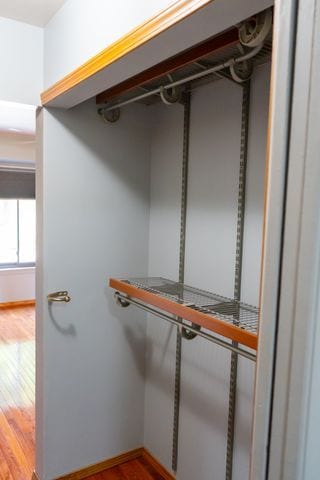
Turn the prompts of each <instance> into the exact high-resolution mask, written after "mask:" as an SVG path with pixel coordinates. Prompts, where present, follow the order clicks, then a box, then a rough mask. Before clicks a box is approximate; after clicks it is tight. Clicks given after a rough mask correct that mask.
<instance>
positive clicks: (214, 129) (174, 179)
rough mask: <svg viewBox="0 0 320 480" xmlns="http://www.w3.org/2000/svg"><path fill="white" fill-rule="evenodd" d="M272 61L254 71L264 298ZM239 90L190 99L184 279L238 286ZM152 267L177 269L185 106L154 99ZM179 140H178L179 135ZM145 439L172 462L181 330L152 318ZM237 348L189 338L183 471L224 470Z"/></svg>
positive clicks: (226, 85) (242, 395)
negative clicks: (231, 372) (232, 350)
mask: <svg viewBox="0 0 320 480" xmlns="http://www.w3.org/2000/svg"><path fill="white" fill-rule="evenodd" d="M268 85H269V66H264V67H260V68H259V69H257V70H256V72H255V74H254V77H253V80H252V92H251V95H252V102H251V105H252V110H251V119H250V133H249V152H248V184H247V211H246V218H245V228H246V234H245V239H244V241H245V244H244V267H243V277H244V281H243V299H244V300H246V301H248V302H251V303H253V304H256V305H257V304H258V294H259V279H260V255H261V239H262V215H263V198H264V188H263V186H264V170H265V152H266V136H267V116H268V95H269V91H268ZM240 115H241V89H240V88H239V87H238V86H236V85H233V84H232V83H230V82H228V81H219V82H216V83H214V84H213V85H209V86H206V87H203V88H201V89H199V90H198V91H196V92H195V93H194V95H193V99H192V106H191V138H190V172H189V174H190V180H189V201H188V215H187V239H186V283H189V284H192V285H194V286H197V287H200V288H204V289H209V290H213V291H216V292H218V293H221V294H224V295H230V296H232V295H233V278H234V258H235V238H236V214H237V210H236V209H237V188H238V184H237V182H238V169H239V149H240ZM153 116H154V124H153V125H154V127H153V136H152V149H151V206H150V246H149V274H150V275H159V274H160V275H163V276H167V277H168V278H172V279H176V278H177V276H178V262H179V256H178V249H179V229H178V225H179V212H180V179H181V159H182V151H181V148H180V149H179V148H178V147H177V145H176V142H178V141H180V142H181V135H182V121H183V117H182V109H181V107H171V108H168V107H165V106H159V107H153ZM173 139H175V141H173ZM147 338H148V340H147V342H148V353H147V369H146V372H147V375H146V396H145V445H146V447H147V448H149V449H150V450H151V452H152V453H154V455H155V456H156V457H157V458H159V460H160V461H161V462H163V463H164V464H165V465H166V467H167V468H170V464H171V442H172V418H173V379H174V351H175V350H174V346H175V331H174V329H172V328H171V327H170V326H167V325H166V324H164V323H163V321H161V320H159V319H156V318H154V317H150V318H149V319H148V328H147ZM229 362H230V354H229V353H227V352H226V351H224V350H223V349H221V348H219V347H216V346H213V345H211V344H209V343H207V342H205V341H204V340H202V339H196V340H193V341H192V342H186V341H184V342H183V361H182V392H181V417H180V449H179V466H178V478H179V479H181V480H194V479H195V478H197V480H209V479H211V478H214V479H215V480H216V479H217V480H220V479H221V480H222V479H223V478H224V466H225V460H224V459H225V448H226V432H227V414H228V381H229ZM253 381H254V366H253V364H252V363H251V362H249V361H247V360H245V359H240V362H239V388H238V402H237V411H238V415H237V419H236V434H235V460H234V462H235V464H234V467H235V468H234V478H235V480H246V479H247V478H248V476H249V455H250V442H251V428H252V424H251V419H252V410H253Z"/></svg>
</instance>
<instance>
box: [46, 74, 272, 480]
mask: <svg viewBox="0 0 320 480" xmlns="http://www.w3.org/2000/svg"><path fill="white" fill-rule="evenodd" d="M268 76H269V69H268V67H261V68H259V69H258V70H257V71H256V72H255V75H254V78H253V85H252V104H253V108H252V117H251V122H250V125H251V127H252V128H251V131H250V139H249V159H248V197H247V201H248V205H247V216H246V227H248V230H247V233H246V236H245V246H244V248H245V250H244V252H245V258H244V275H245V277H246V280H245V281H244V287H243V298H244V299H245V300H247V301H250V302H251V303H255V304H257V303H258V289H257V284H258V283H259V271H260V248H261V224H262V207H263V177H264V161H265V139H266V118H267V97H268V88H267V85H268ZM240 114H241V89H240V87H238V86H236V85H234V84H232V83H231V82H228V81H226V80H221V81H218V82H216V83H215V84H212V85H208V86H206V87H204V88H202V89H199V90H198V91H197V92H195V93H194V99H193V102H192V111H191V128H192V130H191V145H190V147H191V148H190V183H189V187H190V192H189V193H190V196H189V204H188V216H187V248H186V254H187V255H186V281H187V282H188V283H191V284H192V285H195V286H198V287H202V288H207V289H209V290H213V291H217V292H218V293H221V294H225V295H232V293H233V275H234V251H235V235H236V209H237V188H238V184H237V181H238V168H239V148H240ZM40 116H42V117H43V123H44V135H43V154H40V157H41V158H42V162H40V165H39V169H38V187H40V188H39V190H38V194H39V195H38V199H39V203H38V206H41V205H43V212H41V208H40V210H39V211H38V214H39V222H40V227H41V225H42V229H43V237H42V238H41V235H39V237H38V241H39V242H40V244H39V246H40V249H39V252H40V261H39V268H38V286H37V288H38V293H37V298H38V307H37V308H38V312H37V313H38V315H37V327H38V359H39V361H38V364H39V369H38V387H37V388H38V459H37V464H38V467H37V468H38V473H39V475H40V478H41V480H52V479H53V478H54V477H56V476H58V475H61V474H63V473H66V472H70V471H72V470H75V469H77V468H80V467H83V466H84V465H88V464H91V463H95V462H98V461H101V460H103V459H105V458H108V457H111V456H113V455H117V454H119V453H121V452H123V451H125V450H129V449H131V448H136V447H138V446H141V445H142V444H144V445H145V446H146V447H147V448H148V449H150V451H151V452H152V453H153V454H154V455H155V456H156V457H157V458H158V459H159V460H160V462H162V463H163V464H164V465H165V466H166V467H167V468H170V464H171V445H172V420H173V386H174V385H173V383H174V363H175V360H174V356H175V330H174V329H173V328H172V327H170V326H169V325H167V324H166V323H164V322H163V321H162V320H160V319H158V318H154V317H151V316H150V317H149V318H148V322H147V331H145V315H144V314H143V313H142V312H141V311H139V310H138V309H136V308H134V307H130V308H128V309H120V308H119V307H117V306H116V305H115V304H114V301H113V298H112V292H111V291H110V290H109V289H108V288H107V284H106V281H107V278H108V277H109V276H120V277H121V276H130V275H132V276H138V275H142V276H143V275H145V274H146V273H147V270H149V274H150V275H162V276H166V277H168V278H172V279H177V277H178V262H179V252H178V249H179V222H180V193H181V160H182V122H183V109H182V107H181V106H180V105H177V106H173V107H167V106H164V105H157V106H154V107H149V108H144V107H142V106H132V107H130V108H125V109H123V111H122V116H121V120H120V121H119V122H118V123H116V124H113V125H111V124H108V125H107V124H103V123H102V122H101V121H100V119H99V118H98V117H97V116H96V109H95V105H94V103H93V102H89V103H86V104H83V105H81V106H79V107H77V108H75V109H72V110H69V111H67V112H66V111H64V112H63V111H57V110H51V111H43V112H42V113H41V114H40ZM40 120H41V119H40ZM40 123H41V122H40ZM149 162H150V165H149ZM41 163H42V164H41ZM149 167H151V168H150V170H151V171H149ZM42 184H43V186H44V192H45V194H43V193H42V191H41V185H42ZM149 190H150V192H149ZM149 193H150V199H149ZM149 200H150V203H149ZM41 252H42V253H41ZM148 262H149V266H148V265H147V263H148ZM64 288H65V289H67V290H69V293H70V295H71V297H72V301H71V303H70V304H68V305H63V304H62V305H56V304H55V305H53V306H52V309H51V313H50V309H48V305H47V302H46V300H45V296H46V295H47V293H49V292H51V291H55V290H58V289H64ZM146 347H147V348H146ZM229 361H230V354H229V353H227V352H226V351H224V350H223V349H221V348H219V347H216V346H214V345H211V344H209V343H206V342H205V341H204V340H202V339H196V340H194V341H193V342H190V343H187V342H184V343H183V363H182V402H181V424H180V450H179V469H178V479H180V480H194V479H195V478H197V480H211V478H212V476H214V478H215V480H216V479H217V480H220V479H221V480H222V479H223V478H224V465H225V447H226V432H227V412H228V397H227V393H228V382H229ZM253 370H254V368H253V365H252V364H251V363H249V361H247V360H241V361H240V366H239V396H238V405H237V407H238V412H239V415H238V417H237V422H236V449H235V470H234V471H235V477H234V478H235V480H246V479H247V478H248V468H249V452H250V432H251V416H252V408H253V400H252V389H253Z"/></svg>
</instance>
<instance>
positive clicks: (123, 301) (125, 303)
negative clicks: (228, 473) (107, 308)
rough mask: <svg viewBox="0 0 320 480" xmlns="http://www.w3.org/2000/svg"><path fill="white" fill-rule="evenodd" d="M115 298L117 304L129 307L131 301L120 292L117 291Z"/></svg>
mask: <svg viewBox="0 0 320 480" xmlns="http://www.w3.org/2000/svg"><path fill="white" fill-rule="evenodd" d="M114 298H115V301H116V304H117V305H119V307H123V308H126V307H129V305H130V302H128V301H127V300H126V299H125V298H124V297H123V296H122V295H121V294H120V293H119V292H115V294H114Z"/></svg>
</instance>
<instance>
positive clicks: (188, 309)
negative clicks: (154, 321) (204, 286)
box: [109, 277, 259, 360]
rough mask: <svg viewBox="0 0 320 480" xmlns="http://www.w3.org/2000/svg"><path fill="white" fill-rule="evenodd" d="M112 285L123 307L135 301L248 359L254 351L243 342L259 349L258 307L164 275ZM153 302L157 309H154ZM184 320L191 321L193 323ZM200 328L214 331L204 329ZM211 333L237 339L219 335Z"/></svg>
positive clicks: (115, 281)
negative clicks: (200, 328) (249, 349)
mask: <svg viewBox="0 0 320 480" xmlns="http://www.w3.org/2000/svg"><path fill="white" fill-rule="evenodd" d="M109 285H110V287H111V288H113V289H114V290H116V293H115V296H116V298H117V299H118V300H119V302H120V304H122V305H123V306H124V305H128V304H130V303H132V304H134V305H136V306H138V307H140V308H142V309H143V310H147V311H149V312H150V313H152V314H154V315H158V316H159V317H161V318H163V319H165V320H167V321H170V322H171V323H174V324H176V325H178V326H181V327H182V328H184V329H186V330H189V331H191V332H193V333H195V334H197V335H199V336H202V337H204V338H206V339H208V340H211V341H213V342H214V343H218V344H219V345H221V346H223V347H225V348H228V349H229V350H232V351H235V352H237V353H239V354H240V355H242V356H244V357H246V358H249V359H251V360H255V358H256V356H255V354H254V353H251V352H249V351H247V350H245V349H243V348H241V346H239V345H244V346H246V347H249V348H251V349H253V350H257V343H258V319H259V310H258V308H256V307H253V306H251V305H248V304H245V303H242V302H238V301H235V300H233V299H230V298H227V297H223V296H221V295H217V294H214V293H210V292H206V291H204V290H200V289H197V288H193V287H189V286H188V285H185V284H182V283H178V282H173V281H171V280H168V279H166V278H161V277H149V278H130V279H115V278H111V279H110V281H109ZM150 305H151V306H152V307H156V309H154V308H151V307H150ZM163 312H166V313H163ZM167 313H169V314H170V315H172V316H169V315H167ZM183 320H186V321H189V322H191V325H189V324H186V323H185V322H184V321H183ZM199 327H203V328H204V329H206V330H207V331H208V330H209V331H210V332H209V333H207V332H204V331H203V330H201V331H200V330H199ZM211 332H214V333H216V334H218V335H219V336H222V337H226V338H227V339H229V340H232V341H233V342H232V343H230V342H228V341H226V340H224V339H222V338H220V337H215V336H213V335H212V334H211Z"/></svg>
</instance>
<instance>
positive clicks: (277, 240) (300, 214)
mask: <svg viewBox="0 0 320 480" xmlns="http://www.w3.org/2000/svg"><path fill="white" fill-rule="evenodd" d="M319 8H320V2H319V0H304V1H303V2H301V1H300V2H299V1H296V0H279V1H278V2H277V3H276V8H275V45H274V49H275V50H274V55H275V56H274V63H273V74H272V87H271V89H272V90H271V111H270V127H269V140H270V141H269V152H268V163H269V170H268V178H267V198H266V219H265V233H264V254H263V269H262V284H261V327H260V342H259V349H258V363H257V372H256V390H255V402H256V403H255V412H254V428H253V444H252V460H251V478H252V480H253V479H257V478H259V479H270V480H271V479H272V480H286V479H288V480H289V479H293V478H294V479H297V480H300V479H301V480H303V479H304V478H307V477H305V476H304V475H305V472H306V470H305V469H306V468H308V462H309V461H310V460H311V459H310V458H309V457H308V458H307V449H306V444H307V442H308V440H310V441H312V430H310V426H311V423H310V421H311V418H310V414H312V413H313V410H312V408H313V405H314V403H313V399H314V396H315V395H316V391H314V390H313V388H312V387H313V382H314V379H315V375H318V376H319V373H320V372H319V365H317V362H315V355H316V350H315V338H317V337H316V335H319V332H318V331H317V319H319V317H320V312H319V304H318V296H319V291H320V288H319V283H320V278H319V272H320V218H319V209H320V192H319V187H318V184H317V179H318V178H320V162H319V150H320V141H319V133H318V131H317V129H318V125H319V122H320V100H319V95H317V88H316V87H317V85H319V81H320V62H319V54H320V48H319V43H320V42H319V40H320V19H319ZM309 445H310V444H309ZM309 453H310V452H309ZM318 468H319V467H318ZM317 474H318V476H319V475H320V471H319V472H318V473H315V475H317ZM308 478H309V477H308ZM314 478H318V477H317V476H315V477H314Z"/></svg>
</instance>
